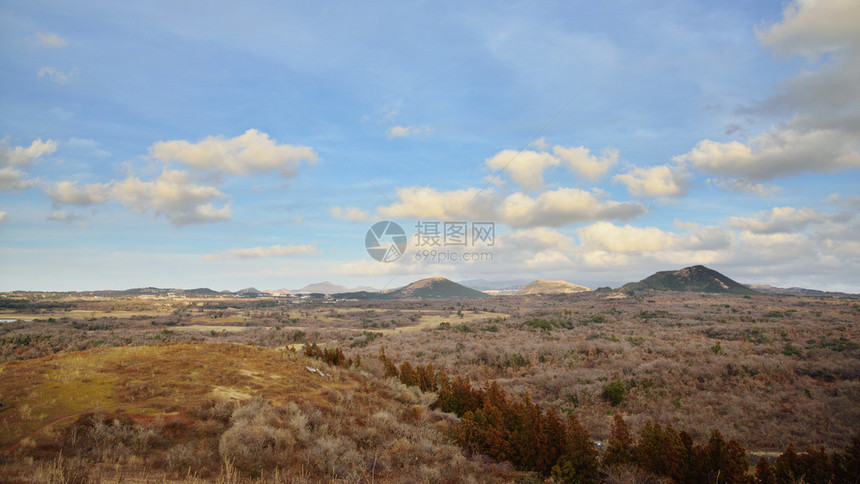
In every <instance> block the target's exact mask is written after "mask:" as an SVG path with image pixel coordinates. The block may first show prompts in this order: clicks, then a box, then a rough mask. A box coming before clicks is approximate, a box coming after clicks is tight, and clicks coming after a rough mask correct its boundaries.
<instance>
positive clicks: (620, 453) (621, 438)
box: [603, 413, 633, 466]
mask: <svg viewBox="0 0 860 484" xmlns="http://www.w3.org/2000/svg"><path fill="white" fill-rule="evenodd" d="M631 460H633V438H632V437H631V436H630V428H629V427H628V426H627V423H626V422H624V419H623V418H622V417H621V414H620V413H616V414H615V416H614V417H612V428H611V429H610V431H609V441H608V443H607V446H606V453H604V454H603V464H604V465H606V466H611V465H615V464H626V463H628V462H630V461H631Z"/></svg>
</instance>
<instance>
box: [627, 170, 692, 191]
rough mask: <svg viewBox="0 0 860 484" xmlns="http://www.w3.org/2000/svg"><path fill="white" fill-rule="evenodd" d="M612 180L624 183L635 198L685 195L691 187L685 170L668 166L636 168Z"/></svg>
mask: <svg viewBox="0 0 860 484" xmlns="http://www.w3.org/2000/svg"><path fill="white" fill-rule="evenodd" d="M612 180H613V181H614V182H619V183H623V184H624V185H625V186H626V187H627V191H628V192H630V194H631V195H633V196H634V197H670V196H677V195H683V194H684V193H685V192H686V190H687V187H688V186H689V181H688V179H687V174H686V173H685V172H684V170H683V169H682V168H680V167H677V166H668V165H660V166H652V167H649V168H634V169H632V170H630V171H629V172H627V173H624V174H621V175H615V177H613V178H612Z"/></svg>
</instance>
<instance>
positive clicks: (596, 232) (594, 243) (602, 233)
mask: <svg viewBox="0 0 860 484" xmlns="http://www.w3.org/2000/svg"><path fill="white" fill-rule="evenodd" d="M576 235H577V237H578V238H579V241H580V242H581V243H582V245H583V246H585V247H586V248H588V249H592V250H605V251H607V252H616V253H629V252H654V251H658V250H666V249H671V248H673V247H675V246H676V245H677V244H678V240H679V236H678V235H676V234H673V233H671V232H665V231H663V230H661V229H658V228H656V227H644V228H640V227H633V226H630V225H623V226H618V225H615V224H612V223H609V222H597V223H595V224H592V225H589V226H586V227H582V228H580V229H578V230H577V231H576Z"/></svg>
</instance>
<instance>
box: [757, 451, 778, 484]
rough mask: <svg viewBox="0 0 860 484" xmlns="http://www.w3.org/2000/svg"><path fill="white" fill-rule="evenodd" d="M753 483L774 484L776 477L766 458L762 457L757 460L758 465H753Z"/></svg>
mask: <svg viewBox="0 0 860 484" xmlns="http://www.w3.org/2000/svg"><path fill="white" fill-rule="evenodd" d="M755 483H756V484H776V476H775V475H774V473H773V466H772V465H770V462H769V461H768V460H767V458H766V457H764V456H762V457H759V459H758V464H756V465H755Z"/></svg>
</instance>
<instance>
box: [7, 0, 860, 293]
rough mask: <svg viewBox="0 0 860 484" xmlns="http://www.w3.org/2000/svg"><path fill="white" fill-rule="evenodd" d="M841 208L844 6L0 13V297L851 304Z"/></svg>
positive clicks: (850, 13)
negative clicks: (497, 289) (614, 297)
mask: <svg viewBox="0 0 860 484" xmlns="http://www.w3.org/2000/svg"><path fill="white" fill-rule="evenodd" d="M858 212H860V2H857V1H856V0H819V1H814V0H797V1H792V2H785V1H758V2H749V1H745V0H743V1H731V0H730V1H719V2H717V1H704V0H700V1H671V0H668V1H660V2H636V1H613V2H587V1H577V0H573V1H569V2H557V1H542V0H536V1H522V2H518V1H508V2H471V1H470V2H446V1H442V2H403V1H391V2H387V1H373V2H345V1H332V2H281V1H263V0H259V1H257V0H251V1H243V2H222V1H215V2H212V1H207V2H203V1H197V0H188V1H183V2H168V1H145V2H114V1H87V0H84V1H78V2H57V1H41V0H24V1H18V0H6V1H4V2H2V4H0V291H9V290H94V289H125V288H133V287H145V286H156V287H178V288H196V287H210V288H213V289H216V290H223V289H229V290H237V289H240V288H245V287H249V286H253V287H256V288H258V289H278V288H287V289H297V288H300V287H302V286H304V285H306V284H310V283H316V282H321V281H326V280H327V281H331V282H334V283H337V284H341V285H344V286H348V287H355V286H371V287H375V288H377V289H390V288H395V287H399V286H403V285H405V284H408V283H409V282H412V281H414V280H416V279H420V278H423V277H430V276H443V277H448V278H450V279H452V280H456V281H462V280H471V279H486V280H495V281H501V280H514V279H516V280H532V279H563V280H567V281H570V282H573V283H576V284H582V285H586V286H589V287H600V286H612V287H618V286H620V285H622V284H624V283H626V282H630V281H637V280H640V279H643V278H645V277H647V276H648V275H650V274H652V273H653V272H656V271H660V270H670V269H680V268H682V267H686V266H690V265H695V264H702V265H706V266H708V267H710V268H712V269H715V270H718V271H720V272H722V273H723V274H725V275H727V276H729V277H731V278H733V279H735V280H737V281H739V282H742V283H761V284H772V285H775V286H780V287H792V286H799V287H807V288H816V289H825V290H835V291H846V292H855V293H856V292H860V215H858ZM379 221H390V222H394V223H396V224H397V226H399V227H401V228H402V229H403V233H404V234H405V235H406V239H405V240H406V242H405V243H402V240H401V239H397V238H395V237H393V236H392V234H393V232H391V231H389V232H377V233H373V232H371V233H370V235H369V234H368V231H369V229H370V228H371V227H372V226H374V224H375V223H376V222H379ZM383 226H384V227H391V228H392V229H393V228H394V227H395V226H394V225H386V224H384V225H383ZM369 241H370V242H371V243H374V242H378V243H379V244H381V247H382V248H383V249H386V248H389V247H397V242H398V241H399V242H401V244H400V247H399V249H402V251H399V250H398V251H395V252H391V253H387V254H388V255H389V257H388V259H386V260H383V261H378V260H376V258H374V254H378V253H379V251H377V252H373V251H368V250H366V249H367V247H366V244H367V243H368V242H369ZM372 252H373V254H372ZM383 252H385V250H383ZM379 258H381V257H379Z"/></svg>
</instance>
